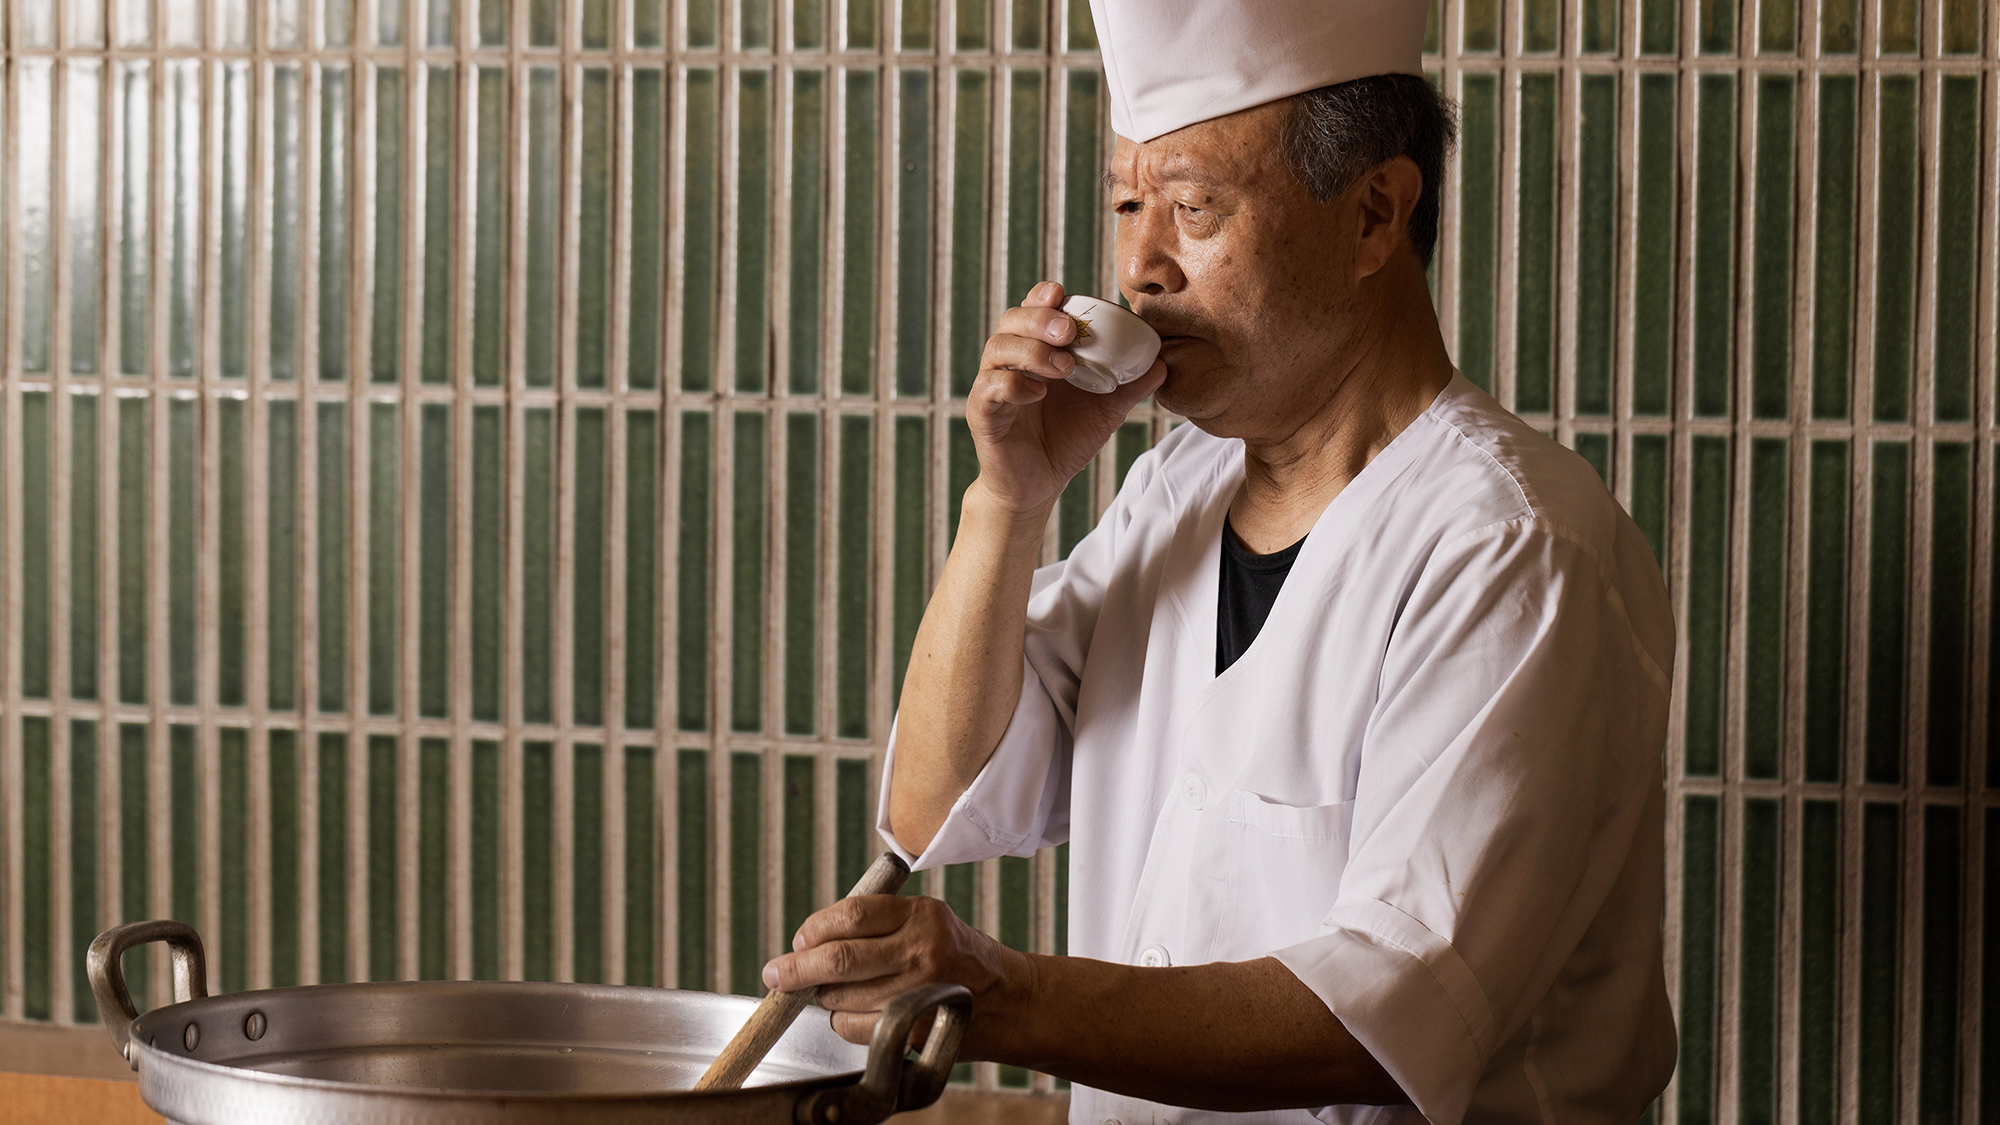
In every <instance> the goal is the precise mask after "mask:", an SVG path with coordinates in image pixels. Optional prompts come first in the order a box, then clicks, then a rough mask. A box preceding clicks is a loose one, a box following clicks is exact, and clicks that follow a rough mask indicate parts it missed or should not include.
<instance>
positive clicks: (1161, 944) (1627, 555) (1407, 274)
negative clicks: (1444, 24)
mask: <svg viewBox="0 0 2000 1125" xmlns="http://www.w3.org/2000/svg"><path fill="white" fill-rule="evenodd" d="M1424 8H1425V0H1335V2H1328V0H1265V2H1255V3H1249V2H1246V3H1241V4H1235V3H1222V2H1219V0H1171V2H1166V0H1093V6H1092V10H1093V14H1094V15H1095V17H1096V21H1097V30H1098V35H1099V37H1100V40H1101V41H1102V43H1103V44H1104V47H1103V51H1104V68H1105V81H1106V85H1107V87H1108V89H1109V91H1110V95H1111V121H1112V125H1113V128H1114V130H1115V131H1116V133H1117V135H1118V140H1117V145H1116V149H1115V151H1114V152H1113V154H1112V157H1111V164H1110V168H1109V171H1108V175H1107V176H1106V183H1107V185H1108V190H1109V204H1110V207H1111V209H1112V211H1113V212H1114V213H1115V222H1116V235H1117V255H1116V265H1117V276H1118V284H1119V287H1120V289H1121V291H1122V292H1123V294H1124V296H1125V297H1126V299H1127V300H1128V301H1129V303H1130V305H1131V308H1132V310H1133V311H1134V312H1136V313H1138V314H1139V315H1140V316H1141V317H1143V318H1144V319H1145V320H1146V321H1147V322H1148V323H1149V324H1150V325H1151V326H1152V327H1153V328H1155V329H1156V330H1157V331H1158V332H1159V333H1160V335H1161V337H1162V338H1163V340H1164V346H1163V349H1162V352H1161V357H1160V361H1159V362H1156V363H1155V364H1154V365H1153V367H1152V369H1151V370H1149V371H1147V372H1146V373H1145V374H1144V376H1143V377H1142V378H1139V379H1138V380H1136V381H1134V382H1131V383H1129V384H1127V385H1124V386H1122V387H1120V388H1118V389H1116V390H1114V391H1112V392H1111V393H1108V394H1101V395H1100V394H1092V393H1089V392H1088V391H1085V390H1082V389H1079V388H1077V387H1075V386H1072V385H1070V384H1069V383H1068V382H1067V381H1066V376H1067V375H1068V374H1069V373H1070V371H1071V370H1072V369H1073V364H1074V360H1073V358H1072V356H1071V355H1070V354H1069V352H1068V351H1067V349H1066V345H1069V344H1071V343H1074V342H1075V340H1076V337H1075V332H1076V325H1075V323H1074V322H1073V321H1072V320H1071V319H1070V318H1069V317H1068V316H1066V315H1064V314H1063V312H1062V311H1061V310H1060V308H1059V307H1058V306H1060V305H1061V304H1062V303H1063V301H1064V299H1065V294H1064V293H1063V292H1062V291H1061V289H1060V287H1059V286H1057V285H1055V284H1053V283H1047V282H1045V283H1043V284H1042V285H1040V286H1038V287H1037V288H1036V289H1035V290H1034V291H1033V292H1032V293H1030V294H1029V295H1027V297H1026V299H1025V300H1024V301H1023V303H1022V305H1021V306H1020V307H1017V308H1012V309H1009V310H1008V311H1007V312H1006V313H1005V314H1004V315H1003V316H1002V317H1001V318H1000V321H999V325H998V330H997V332H996V333H995V335H994V336H993V337H992V338H991V339H990V340H989V341H988V343H987V345H986V349H985V353H984V356H983V359H982V368H981V371H980V372H979V376H978V380H977V382H976V384H975V386H974V387H973V390H972V392H971V394H970V395H969V396H968V398H967V400H966V420H967V423H968V425H969V426H970V428H971V431H972V435H973V440H974V442H975V443H976V445H977V448H978V454H979V466H980V471H979V476H978V479H977V480H976V481H975V482H974V483H973V484H972V486H971V487H970V488H969V489H968V490H967V492H966V494H965V499H964V508H963V515H962V517H961V522H960V525H959V531H958V535H957V539H956V541H955V542H954V544H953V547H952V551H951V556H950V559H949V561H948V563H947V564H946V566H945V569H944V572H943V574H942V576H941V578H940V580H939V584H938V587H937V590H936V592H935V593H934V594H933V596H932V599H931V602H930V605H929V609H928V611H927V613H926V615H925V617H924V620H923V624H922V627H921V628H920V630H919V631H918V634H917V638H916V642H915V647H914V651H913V653H912V655H911V659H910V665H909V673H908V676H907V680H906V684H905V687H904V691H903V697H902V701H901V707H900V711H899V719H898V723H897V726H896V728H895V730H894V732H893V733H892V736H891V740H890V741H891V745H890V751H889V757H888V762H887V765H886V767H885V770H884V781H883V794H882V800H881V809H882V819H881V825H880V827H881V831H882V834H883V836H884V837H885V838H886V839H887V840H888V841H889V842H890V845H891V846H892V847H894V848H895V849H896V850H897V851H898V852H899V853H900V854H902V855H903V856H904V857H905V858H907V859H909V860H910V861H911V862H912V866H913V867H915V868H920V869H921V868H927V867H934V866H937V865H940V864H947V863H963V862H967V861H972V860H980V859H986V858H989V857H993V856H1000V855H1016V856H1028V855H1032V854H1034V852H1035V851H1036V850H1037V849H1039V848H1044V847H1048V846H1051V845H1054V844H1058V843H1062V842H1064V841H1068V842H1069V844H1070V889H1069V919H1070V932H1069V950H1070V952H1071V954H1072V955H1071V956H1068V957H1048V956H1039V955H1028V954H1022V953H1018V952H1015V951H1012V950H1008V949H1005V948H1003V947H1001V946H1000V945H999V944H998V943H996V942H994V941H993V940H991V939H990V938H988V937H986V936H985V935H984V934H982V933H980V932H978V931H976V930H974V929H972V928H971V927H969V926H967V925H966V924H964V923H963V922H961V921H960V920H958V919H957V918H956V917H955V916H953V915H952V913H951V912H950V910H949V909H947V908H945V907H944V906H943V904H942V903H940V902H938V901H937V900H935V899H929V898H896V897H886V896H882V897H871V898H858V899H851V900H848V901H846V902H843V903H839V904H836V905H834V906H832V907H829V908H828V909H826V910H824V911H821V912H820V913H818V914H816V915H814V916H813V917H812V918H811V919H810V920H808V921H807V922H806V924H805V926H804V927H803V928H802V929H801V930H800V932H799V934H798V936H797V938H796V939H795V941H794V943H793V949H794V951H793V952H791V953H787V954H785V955H783V956H780V957H778V958H776V959H775V960H773V961H772V962H771V963H770V964H769V965H767V966H766V969H765V973H764V980H765V982H766V983H767V984H768V985H770V986H773V987H779V988H787V989H790V988H798V987H801V986H805V985H811V984H818V985H821V986H822V990H821V992H820V994H819V1002H820V1003H821V1005H822V1006H824V1007H826V1008H828V1009H830V1010H831V1012H832V1016H831V1018H832V1021H833V1026H834V1027H835V1028H836V1029H837V1030H839V1031H840V1032H841V1033H842V1034H843V1035H845V1036H847V1037H848V1038H850V1039H854V1040H857V1041H861V1040H865V1038H866V1037H867V1035H868V1033H869V1031H870V1030H871V1029H872V1026H873V1024H874V1020H875V1016H876V1013H877V1012H879V1010H880V1009H881V1007H882V1005H883V1003H884V1002H885V1001H886V1000H887V999H888V998H889V997H891V996H893V995H895V994H896V993H897V992H899V991H901V990H903V989H905V988H908V987H910V986H911V985H914V984H917V983H921V982H924V981H930V980H947V981H955V982H958V983H961V984H964V985H966V986H968V987H969V988H970V989H971V990H972V992H973V994H974V1011H975V1016H974V1020H973V1024H972V1029H971V1031H970V1033H969V1035H968V1038H967V1040H966V1044H965V1048H964V1054H965V1057H974V1058H986V1059H995V1060H1000V1061H1003V1062H1007V1063H1012V1064H1017V1065H1020V1066H1025V1067H1032V1068H1034V1069H1038V1070H1041V1071H1045V1072H1048V1073H1051V1074H1055V1075H1060V1076H1063V1077H1066V1078H1069V1079H1071V1080H1072V1081H1073V1082H1074V1083H1075V1084H1076V1085H1075V1089H1074V1093H1073V1095H1072V1102H1071V1107H1072V1108H1071V1120H1072V1121H1074V1122H1079V1123H1090V1125H1105V1123H1113V1122H1115V1123H1119V1125H1141V1123H1148V1122H1196V1121H1223V1120H1227V1121H1232V1122H1248V1123H1265V1122H1269V1123H1279V1122H1284V1123H1294V1125H1308V1123H1310V1122H1312V1121H1314V1120H1315V1119H1317V1120H1319V1121H1325V1122H1361V1121H1371V1122H1385V1123H1386V1122H1401V1121H1410V1122H1414V1121H1416V1120H1418V1117H1419V1115H1421V1116H1422V1117H1423V1118H1428V1119H1429V1120H1430V1121H1431V1122H1434V1123H1436V1125H1459V1123H1460V1122H1462V1121H1465V1122H1471V1121H1477V1122H1530V1121H1532V1122H1580V1123H1597V1122H1602V1123H1605V1125H1613V1123H1615V1125H1630V1123H1631V1122H1633V1121H1635V1120H1637V1119H1638V1117H1639V1115H1640V1114H1641V1113H1642V1112H1643V1111H1644V1109H1645V1107H1646V1106H1647V1105H1648V1104H1649V1103H1650V1102H1652V1100H1653V1099H1654V1098H1655V1096H1656V1095H1657V1094H1658V1092H1659V1091H1660V1089H1661V1088H1662V1087H1663V1086H1664V1085H1665V1083H1666V1080H1667V1076H1668V1074H1669V1073H1670V1072H1671V1070H1672V1069H1673V1063H1674V1053H1675V1039H1674V1029H1673V1023H1672V1018H1671V1012H1670V1009H1669V1007H1668V1002H1667V996H1666V991H1665V987H1664V981H1663V977H1662V970H1661V935H1660V925H1661V904H1662V897H1663V887H1662V884H1663V874H1662V872H1663V857H1662V852H1663V814H1662V804H1663V802H1662V792H1661V783H1662V782H1661V755H1662V748H1663V745H1664V742H1665V736H1666V729H1667V716H1668V696H1669V683H1670V678H1671V668H1672V662H1673V645H1674V624H1673V621H1672V618H1671V615H1670V611H1669V607H1668V602H1667V596H1666V591H1665V588H1664V586H1663V585H1662V583H1661V578H1660V571H1659V567H1658V564H1657V563H1656V562H1655V560H1654V558H1653V555H1652V553H1651V551H1650V550H1649V548H1648V546H1647V544H1646V541H1645V539H1644V538H1643V537H1642V536H1641V535H1640V534H1639V532H1638V530H1637V529H1636V528H1635V527H1634V526H1633V524H1632V522H1631V520H1629V519H1628V518H1627V517H1626V516H1625V514H1624V513H1623V512H1622V511H1621V510H1620V508H1619V506H1618V505H1617V503H1616V502H1615V501H1614V500H1613V499H1612V497H1611V496H1610V495H1609V494H1608V493H1607V492H1606V491H1605V488H1604V486H1603V484H1602V483H1601V482H1600V481H1599V480H1598V478H1597V476H1596V475H1595V474H1594V473H1593V472H1592V470H1591V469H1590V467H1589V466H1588V465H1587V464H1586V463H1585V462H1583V461H1582V460H1580V459H1579V458H1577V457H1576V456H1575V455H1574V454H1572V453H1570V452H1568V451H1567V450H1565V449H1563V448H1562V447H1561V446H1559V445H1557V444H1556V443H1554V442H1553V441H1551V440H1549V439H1548V438H1546V437H1544V436H1542V435H1541V434H1540V433H1539V432H1537V431H1536V430H1535V429H1534V428H1532V427H1530V426H1528V425H1527V424H1525V423H1523V422H1522V421H1521V420H1520V419H1518V418H1515V417H1514V416H1513V415H1511V414H1509V413H1508V412H1507V411H1506V410H1505V409H1503V408H1502V407H1501V406H1500V405H1499V404H1498V403H1496V402H1495V401H1494V400H1493V399H1492V398H1491V397H1489V396H1488V395H1487V394H1486V393H1485V392H1483V391H1481V390H1480V389H1478V388H1477V387H1475V386H1474V385H1472V384H1471V383H1470V382H1468V381H1467V380H1466V379H1465V378H1464V377H1463V376H1462V375H1460V374H1459V373H1457V372H1456V371H1455V370H1454V369H1453V366H1452V363H1451V359H1450V357H1449V355H1448V354H1447V352H1446V350H1445V347H1444V343H1443V340H1442V338H1441V336H1440V333H1439V330H1438V324H1437V320H1436V316H1435V314H1434V313H1433V311H1432V304H1431V296H1430V291H1429V288H1428V285H1427V282H1426V278H1425V267H1426V266H1427V265H1428V263H1429V262H1430V259H1431V254H1432V250H1433V247H1434V245H1435V243H1436V240H1437V223H1438V193H1439V185H1440V183H1441V182H1442V178H1443V165H1444V160H1445V157H1446V154H1447V152H1448V150H1449V148H1450V145H1451V141H1452V137H1453V133H1454V125H1453V115H1452V109H1451V106H1450V104H1449V102H1447V101H1445V100H1444V99H1443V98H1442V97H1441V96H1439V95H1438V94H1436V93H1435V92H1434V91H1433V89H1432V87H1431V86H1430V85H1429V84H1428V83H1427V82H1426V81H1425V79H1424V78H1423V77H1422V76H1421V71H1420V68H1419V50H1420V42H1421V39H1422V35H1423V30H1424ZM1148 395H1155V396H1157V399H1158V401H1159V403H1160V404H1161V405H1163V406H1165V407H1167V408H1169V409H1171V410H1172V411H1174V412H1176V413H1177V414H1179V415H1180V416H1182V417H1184V418H1186V419H1187V420H1188V422H1189V423H1190V424H1187V425H1181V426H1179V427H1177V428H1176V429H1174V430H1173V431H1172V432H1171V433H1170V434H1169V435H1168V436H1167V437H1166V439H1165V440H1163V441H1162V442H1160V444H1159V445H1158V446H1157V447H1156V448H1155V449H1153V450H1152V451H1151V452H1149V453H1147V454H1146V455H1145V456H1143V457H1141V458H1140V459H1139V460H1138V461H1137V462H1136V463H1135V464H1134V465H1133V466H1132V469H1131V471H1130V472H1129V474H1128V475H1127V477H1126V479H1125V481H1124V484H1123V486H1122V487H1121V489H1120V490H1119V492H1118V495H1117V498H1116V499H1115V500H1114V501H1113V502H1112V504H1111V506H1110V508H1109V509H1108V510H1107V511H1106V512H1105V513H1104V516H1103V519H1102V520H1101V522H1100V523H1099V524H1098V526H1097V528H1096V529H1095V530H1094V531H1092V532H1091V533H1090V534H1089V535H1088V536H1086V537H1085V538H1084V540H1083V541H1082V542H1081V543H1080V544H1078V545H1077V547H1076V549H1075V550H1074V551H1073V552H1072V553H1071V555H1070V556H1069V558H1068V559H1067V560H1066V561H1064V562H1061V563H1057V564H1055V565H1052V566H1045V567H1041V568H1039V569H1037V568H1036V563H1037V561H1038V560H1039V558H1040V556H1041V552H1042V540H1043V535H1044V531H1045V529H1046V527H1047V526H1048V523H1049V513H1050V511H1051V509H1052V507H1053V505H1054V504H1055V503H1056V500H1057V497H1058V496H1059V495H1060V494H1061V492H1062V490H1063V487H1064V485H1065V484H1067V482H1068V481H1069V480H1070V478H1071V477H1072V476H1073V475H1074V474H1075V473H1076V472H1078V471H1079V470H1080V469H1081V468H1082V467H1083V466H1084V465H1085V464H1087V463H1088V462H1089V461H1090V460H1091V458H1092V457H1094V456H1095V455H1096V453H1097V452H1098V450H1099V449H1100V448H1101V447H1102V446H1103V444H1104V442H1105V441H1106V440H1107V439H1108V438H1109V437H1110V435H1111V434H1112V433H1113V432H1114V431H1115V430H1116V428H1117V426H1118V424H1119V423H1120V422H1121V421H1122V420H1123V419H1124V417H1125V415H1126V413H1127V412H1128V411H1129V410H1130V409H1131V408H1132V407H1134V406H1135V405H1137V404H1138V403H1139V402H1140V401H1141V400H1143V399H1144V398H1146V397H1147V396H1148ZM1375 1107H1384V1108H1375ZM1218 1111H1228V1112H1227V1115H1226V1116H1225V1115H1224V1114H1223V1113H1220V1112H1218ZM1246 1111H1248V1112H1246Z"/></svg>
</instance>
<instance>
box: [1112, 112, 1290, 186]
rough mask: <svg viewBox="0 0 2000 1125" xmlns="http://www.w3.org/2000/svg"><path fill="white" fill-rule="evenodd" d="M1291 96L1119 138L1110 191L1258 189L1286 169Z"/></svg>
mask: <svg viewBox="0 0 2000 1125" xmlns="http://www.w3.org/2000/svg"><path fill="white" fill-rule="evenodd" d="M1290 114H1291V99H1289V98H1287V99H1283V100H1281V101H1277V102H1270V103H1267V104H1265V105H1260V106H1255V107H1253V108H1251V109H1247V110H1244V111H1242V112H1240V113H1232V114H1229V115H1228V116H1225V117H1217V118H1213V119H1211V120H1208V121H1200V122H1196V123H1195V124H1193V125H1189V126H1187V127H1186V128H1183V129H1176V130H1174V131H1173V132H1171V133H1167V134H1165V135H1163V136H1159V137H1155V138H1153V139H1152V140H1150V141H1134V140H1131V139H1129V138H1127V137H1119V138H1117V141H1118V143H1117V144H1116V145H1115V146H1114V147H1113V148H1112V150H1111V158H1110V160H1109V162H1108V163H1107V164H1106V166H1105V172H1104V184H1105V187H1106V188H1107V189H1108V190H1110V191H1114V192H1116V191H1119V190H1126V191H1133V190H1141V189H1157V188H1161V187H1166V186H1185V187H1194V188H1200V189H1204V190H1207V191H1213V192H1231V191H1241V190H1254V189H1255V188H1256V187H1258V186H1259V185H1260V184H1262V183H1264V182H1265V181H1266V179H1267V177H1269V176H1270V175H1271V173H1272V172H1274V171H1283V169H1284V154H1283V149H1282V142H1283V137H1284V127H1285V124H1286V122H1287V121H1288V120H1289V119H1290Z"/></svg>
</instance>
